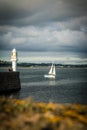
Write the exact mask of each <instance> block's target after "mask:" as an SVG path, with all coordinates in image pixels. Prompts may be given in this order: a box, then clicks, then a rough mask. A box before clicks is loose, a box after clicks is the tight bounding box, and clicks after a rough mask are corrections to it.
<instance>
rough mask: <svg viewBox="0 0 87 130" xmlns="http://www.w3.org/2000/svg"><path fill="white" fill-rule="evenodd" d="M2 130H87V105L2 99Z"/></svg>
mask: <svg viewBox="0 0 87 130" xmlns="http://www.w3.org/2000/svg"><path fill="white" fill-rule="evenodd" d="M0 129H1V130H19V129H21V130H87V105H81V104H57V103H52V102H49V103H43V102H35V101H33V100H32V99H30V98H28V99H25V100H19V99H14V98H12V97H8V98H6V97H2V96H1V97H0Z"/></svg>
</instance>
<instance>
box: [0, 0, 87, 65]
mask: <svg viewBox="0 0 87 130" xmlns="http://www.w3.org/2000/svg"><path fill="white" fill-rule="evenodd" d="M13 48H16V49H17V50H18V51H22V52H27V51H28V52H59V53H62V54H63V53H64V56H65V57H66V55H65V54H66V53H68V55H70V56H71V54H72V53H73V54H74V53H75V55H73V57H72V58H76V57H75V56H78V57H79V59H80V61H81V60H85V61H86V62H85V63H87V59H86V58H87V0H0V50H1V51H2V50H3V51H5V50H6V51H7V50H12V49H13ZM76 54H77V55H76ZM60 58H61V57H60ZM83 62H84V61H83Z"/></svg>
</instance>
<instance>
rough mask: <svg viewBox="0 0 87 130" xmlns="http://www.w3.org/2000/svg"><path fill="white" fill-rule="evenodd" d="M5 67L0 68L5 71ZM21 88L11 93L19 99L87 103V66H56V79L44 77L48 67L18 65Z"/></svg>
mask: <svg viewBox="0 0 87 130" xmlns="http://www.w3.org/2000/svg"><path fill="white" fill-rule="evenodd" d="M6 69H7V68H0V71H6ZM18 71H19V72H20V81H21V90H20V91H18V92H16V93H12V95H13V96H14V97H16V98H19V99H25V98H28V97H31V98H33V99H34V100H35V101H41V102H50V101H52V102H56V103H81V104H87V68H56V74H57V75H56V79H46V78H44V74H47V73H48V71H49V67H32V68H28V67H21V68H20V67H19V68H18Z"/></svg>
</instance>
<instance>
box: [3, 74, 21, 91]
mask: <svg viewBox="0 0 87 130" xmlns="http://www.w3.org/2000/svg"><path fill="white" fill-rule="evenodd" d="M19 89H21V84H20V77H19V72H0V93H3V92H5V93H6V92H11V91H13V92H14V91H17V90H19Z"/></svg>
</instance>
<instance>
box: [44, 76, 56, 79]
mask: <svg viewBox="0 0 87 130" xmlns="http://www.w3.org/2000/svg"><path fill="white" fill-rule="evenodd" d="M44 77H45V78H50V79H55V75H44Z"/></svg>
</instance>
